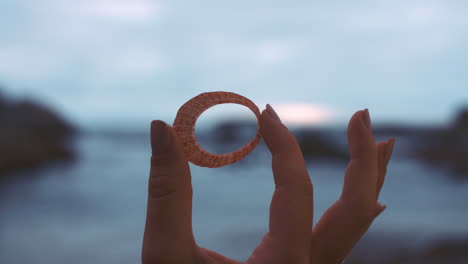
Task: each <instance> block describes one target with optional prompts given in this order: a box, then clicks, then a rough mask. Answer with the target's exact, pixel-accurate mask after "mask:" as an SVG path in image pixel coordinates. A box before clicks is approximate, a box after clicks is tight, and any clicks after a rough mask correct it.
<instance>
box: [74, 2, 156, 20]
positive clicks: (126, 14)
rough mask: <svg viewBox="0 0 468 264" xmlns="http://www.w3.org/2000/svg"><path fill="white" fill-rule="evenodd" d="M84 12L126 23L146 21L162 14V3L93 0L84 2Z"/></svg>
mask: <svg viewBox="0 0 468 264" xmlns="http://www.w3.org/2000/svg"><path fill="white" fill-rule="evenodd" d="M84 3H85V4H84V7H83V11H85V12H88V13H89V14H91V15H96V16H102V17H104V18H111V19H116V20H125V21H145V20H151V19H154V18H157V17H158V16H159V15H160V14H161V10H162V5H161V2H160V1H149V0H91V1H87V2H86V1H85V2H84Z"/></svg>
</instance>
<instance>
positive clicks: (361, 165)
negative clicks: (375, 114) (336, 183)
mask: <svg viewBox="0 0 468 264" xmlns="http://www.w3.org/2000/svg"><path fill="white" fill-rule="evenodd" d="M348 145H349V151H350V156H351V161H350V163H349V165H348V168H347V170H346V174H345V182H344V185H343V192H342V195H341V198H340V199H339V200H338V201H337V202H336V203H334V204H333V205H332V206H331V207H330V208H328V210H327V211H326V212H325V213H324V215H323V216H322V217H321V218H320V221H318V223H317V224H316V225H315V227H314V229H313V235H312V245H311V251H312V252H313V254H312V257H313V259H312V260H311V261H312V262H313V263H337V262H338V261H340V259H343V258H344V257H345V256H346V255H347V254H348V253H349V251H350V250H351V249H352V248H353V246H354V245H355V244H356V243H357V241H358V240H359V239H360V238H361V236H362V235H363V234H364V233H365V231H366V230H367V229H368V227H369V225H370V224H371V222H372V220H373V219H374V217H375V216H376V215H378V213H379V211H380V212H381V211H382V208H383V206H382V207H379V206H378V205H377V200H376V198H377V196H376V186H377V175H378V157H377V153H378V151H377V145H376V144H375V143H374V137H373V135H372V131H371V126H370V118H369V115H368V111H366V110H363V111H359V112H357V113H355V114H354V115H353V117H352V118H351V120H350V122H349V125H348Z"/></svg>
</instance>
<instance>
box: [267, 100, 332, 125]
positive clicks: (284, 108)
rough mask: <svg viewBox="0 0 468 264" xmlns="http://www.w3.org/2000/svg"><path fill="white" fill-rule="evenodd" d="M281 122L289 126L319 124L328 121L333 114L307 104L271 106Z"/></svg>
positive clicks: (323, 108) (328, 110) (324, 108)
mask: <svg viewBox="0 0 468 264" xmlns="http://www.w3.org/2000/svg"><path fill="white" fill-rule="evenodd" d="M272 106H273V107H274V109H275V111H276V112H277V113H278V115H279V117H280V118H281V121H283V122H284V123H286V124H291V125H311V124H321V123H326V122H328V121H330V120H331V119H332V117H333V113H332V111H331V110H330V109H328V108H326V107H324V106H320V105H315V104H308V103H284V104H281V103H278V104H272Z"/></svg>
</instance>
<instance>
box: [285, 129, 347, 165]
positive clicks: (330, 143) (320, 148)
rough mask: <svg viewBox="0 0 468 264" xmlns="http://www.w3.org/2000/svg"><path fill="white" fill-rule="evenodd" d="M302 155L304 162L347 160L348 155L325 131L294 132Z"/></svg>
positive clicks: (334, 138)
mask: <svg viewBox="0 0 468 264" xmlns="http://www.w3.org/2000/svg"><path fill="white" fill-rule="evenodd" d="M294 134H295V136H296V139H297V142H298V143H299V145H300V147H301V150H302V154H303V155H304V158H305V159H306V160H313V159H334V160H341V161H343V160H348V159H349V155H348V153H347V152H346V151H345V150H344V149H343V147H341V146H339V145H338V144H337V142H338V141H343V140H337V139H336V137H333V136H332V135H330V134H331V133H330V132H327V131H326V130H311V129H306V130H299V131H296V132H294Z"/></svg>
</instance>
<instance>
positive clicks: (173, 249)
mask: <svg viewBox="0 0 468 264" xmlns="http://www.w3.org/2000/svg"><path fill="white" fill-rule="evenodd" d="M151 147H152V156H151V169H150V177H149V183H148V208H147V216H146V226H145V235H144V242H143V257H144V258H145V259H146V260H150V261H148V262H157V263H159V262H161V261H163V260H164V261H169V260H170V261H169V262H170V263H172V262H171V261H175V262H174V263H176V262H177V261H182V260H184V259H186V258H188V257H190V256H193V254H194V252H195V248H196V246H195V241H194V238H193V233H192V185H191V178H190V169H189V166H188V163H187V160H186V159H185V156H184V153H183V150H182V146H181V143H180V142H179V140H178V138H177V135H176V133H175V131H174V130H173V129H172V127H170V126H168V125H167V124H165V123H164V122H162V121H153V122H152V123H151ZM148 258H151V259H148ZM164 261H163V262H164ZM177 263H179V262H177Z"/></svg>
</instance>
